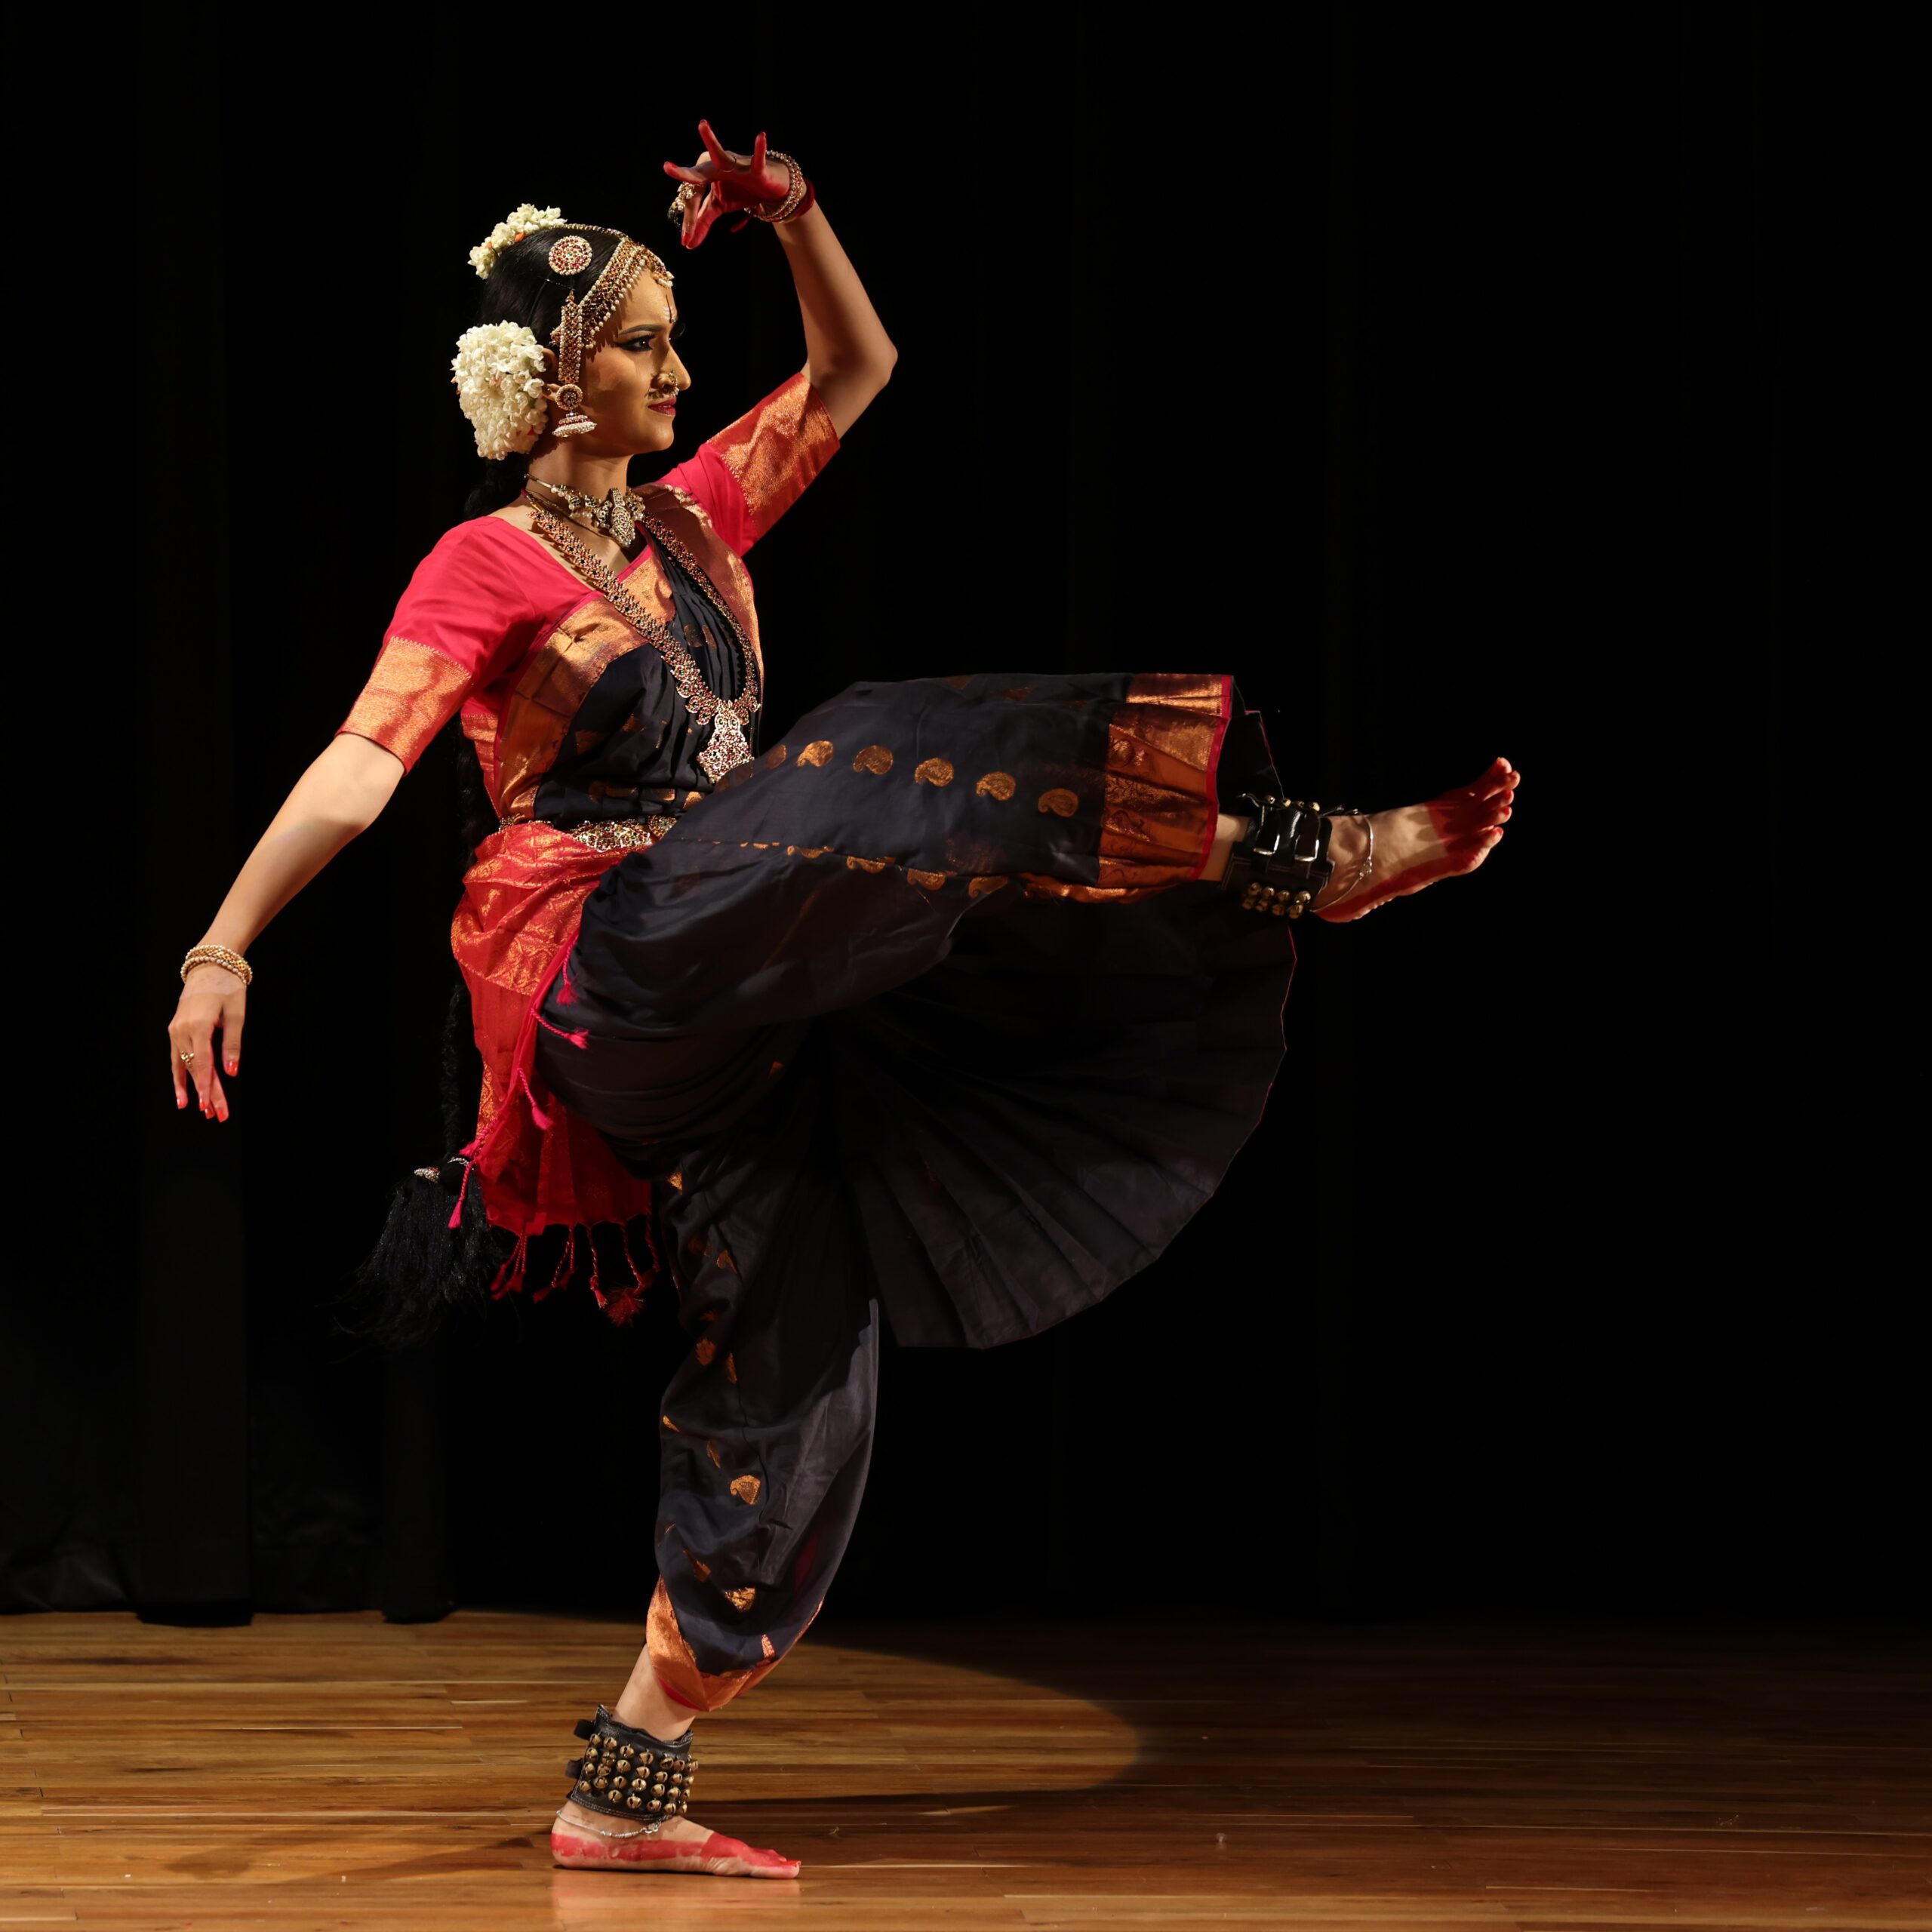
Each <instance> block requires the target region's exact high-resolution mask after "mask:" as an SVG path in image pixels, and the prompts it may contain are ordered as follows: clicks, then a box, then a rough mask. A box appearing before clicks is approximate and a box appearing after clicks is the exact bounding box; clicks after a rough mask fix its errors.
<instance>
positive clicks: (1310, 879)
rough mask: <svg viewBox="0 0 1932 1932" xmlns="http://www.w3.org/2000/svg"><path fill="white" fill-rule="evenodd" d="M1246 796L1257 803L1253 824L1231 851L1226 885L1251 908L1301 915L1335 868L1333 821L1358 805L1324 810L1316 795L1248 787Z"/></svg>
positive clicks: (1351, 813)
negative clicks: (1284, 794) (1292, 795)
mask: <svg viewBox="0 0 1932 1932" xmlns="http://www.w3.org/2000/svg"><path fill="white" fill-rule="evenodd" d="M1241 803H1242V804H1244V805H1247V806H1249V807H1251V808H1252V810H1253V812H1254V825H1253V826H1252V827H1251V829H1250V830H1249V832H1248V835H1247V837H1246V838H1244V839H1241V840H1240V841H1238V842H1237V843H1236V844H1235V845H1234V846H1233V847H1232V848H1230V850H1229V853H1228V869H1227V871H1226V872H1225V873H1224V874H1223V876H1222V880H1221V884H1222V887H1223V890H1224V891H1229V892H1235V893H1238V894H1240V895H1241V905H1242V906H1243V908H1244V909H1245V910H1247V911H1248V912H1272V914H1273V915H1275V918H1282V917H1284V916H1285V917H1287V918H1291V919H1298V918H1300V917H1301V915H1302V914H1303V912H1306V911H1307V909H1309V906H1312V905H1313V904H1314V903H1315V900H1317V899H1318V898H1319V897H1321V891H1322V888H1324V886H1325V885H1327V883H1328V881H1329V880H1330V878H1331V877H1332V876H1333V875H1334V870H1335V868H1334V864H1333V863H1331V860H1330V859H1329V857H1328V835H1329V832H1330V831H1331V829H1332V828H1331V826H1330V824H1329V823H1328V820H1329V818H1330V817H1336V818H1351V817H1354V816H1355V811H1354V808H1353V807H1352V806H1349V805H1331V807H1330V808H1328V812H1327V814H1326V815H1324V813H1323V811H1322V809H1321V807H1320V806H1319V805H1318V804H1315V802H1314V801H1312V799H1302V798H1275V797H1273V796H1272V795H1269V794H1266V793H1261V792H1243V793H1242V794H1241Z"/></svg>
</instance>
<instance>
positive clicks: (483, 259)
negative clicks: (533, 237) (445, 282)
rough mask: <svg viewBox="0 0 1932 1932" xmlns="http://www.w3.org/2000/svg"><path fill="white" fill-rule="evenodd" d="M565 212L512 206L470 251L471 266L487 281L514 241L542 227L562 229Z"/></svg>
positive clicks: (519, 240)
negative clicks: (501, 254) (503, 252)
mask: <svg viewBox="0 0 1932 1932" xmlns="http://www.w3.org/2000/svg"><path fill="white" fill-rule="evenodd" d="M564 225H565V224H564V217H563V211H562V210H561V209H560V208H535V207H533V206H532V205H531V203H529V202H525V203H524V205H522V207H521V208H512V209H511V210H510V211H509V214H506V216H505V217H503V220H501V221H500V222H498V223H497V225H496V226H495V227H494V228H493V229H491V231H490V232H489V233H488V235H485V237H484V238H483V239H482V240H481V242H479V243H478V245H476V246H475V248H472V249H471V250H470V251H469V266H471V267H472V268H473V269H475V271H476V272H477V273H478V275H481V277H482V278H484V279H485V281H488V279H489V275H490V271H491V269H493V268H494V267H495V266H497V255H498V254H499V253H500V251H502V250H503V249H505V248H508V247H509V245H510V244H511V243H512V242H521V240H522V239H523V238H524V237H525V235H530V234H533V233H534V232H535V231H536V230H537V229H540V228H561V227H562V226H564Z"/></svg>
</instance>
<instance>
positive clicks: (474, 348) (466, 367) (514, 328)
mask: <svg viewBox="0 0 1932 1932" xmlns="http://www.w3.org/2000/svg"><path fill="white" fill-rule="evenodd" d="M450 367H451V368H452V369H454V371H456V376H455V378H454V380H455V382H456V398H457V401H458V402H459V403H460V404H461V405H463V414H464V415H465V416H466V417H469V426H470V428H471V429H473V430H474V431H475V432H476V453H477V454H478V456H483V457H490V458H491V459H492V460H495V459H497V458H500V457H506V456H509V455H510V454H512V453H514V454H517V455H524V454H527V453H528V451H531V449H533V448H535V447H536V443H537V438H538V437H539V436H540V435H542V434H543V425H544V423H546V421H547V420H549V413H550V404H549V398H548V397H547V396H546V395H545V393H544V388H543V368H544V358H543V347H542V346H541V345H540V343H538V341H537V338H536V337H535V336H534V335H533V334H531V332H530V331H529V330H528V329H527V328H525V326H524V325H523V324H522V323H521V322H478V324H477V325H476V326H475V328H473V329H465V330H464V331H463V334H461V335H460V336H458V337H457V343H456V356H455V359H454V361H452V362H451V365H450Z"/></svg>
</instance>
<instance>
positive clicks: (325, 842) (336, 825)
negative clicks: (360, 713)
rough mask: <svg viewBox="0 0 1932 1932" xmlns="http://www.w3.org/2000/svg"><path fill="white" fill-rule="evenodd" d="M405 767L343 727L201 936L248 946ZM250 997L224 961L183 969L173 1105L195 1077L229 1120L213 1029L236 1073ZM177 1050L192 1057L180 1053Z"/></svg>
mask: <svg viewBox="0 0 1932 1932" xmlns="http://www.w3.org/2000/svg"><path fill="white" fill-rule="evenodd" d="M402 773H403V764H402V761H401V758H398V757H397V756H396V755H395V752H391V751H386V750H385V749H383V747H382V746H380V745H378V744H374V743H371V741H370V740H368V739H367V738H358V737H355V736H353V735H352V734H348V733H344V734H343V735H342V736H341V737H337V738H334V739H331V740H330V742H329V745H328V749H327V750H325V752H323V753H322V755H321V756H320V757H319V758H317V759H316V760H315V762H314V763H313V764H312V765H310V766H309V768H308V770H307V771H305V772H303V774H302V776H301V777H300V778H298V779H297V780H296V781H295V785H294V789H292V790H291V792H290V793H289V795H288V797H287V798H285V799H284V800H283V801H282V804H281V810H280V811H278V812H277V813H276V814H275V817H274V818H273V819H272V820H270V821H269V828H268V829H267V830H266V832H263V834H262V835H261V837H260V839H259V840H258V841H257V842H256V845H255V849H254V851H252V852H251V853H250V854H248V863H246V864H245V865H244V866H242V869H241V871H240V872H238V874H237V875H236V876H235V883H234V884H232V886H230V887H229V889H228V896H227V897H226V898H225V899H224V900H223V901H222V902H221V908H220V911H218V912H217V913H216V914H215V915H214V920H213V921H212V922H211V924H210V925H209V927H208V931H207V932H206V933H205V934H203V935H202V943H203V944H205V945H207V944H213V945H217V946H228V947H230V948H232V949H233V950H234V951H235V952H247V951H248V948H249V947H250V946H252V945H253V944H254V943H255V941H256V940H257V939H258V938H260V936H261V934H262V933H263V931H264V930H265V929H266V927H267V925H268V923H269V921H270V920H271V919H272V918H274V917H275V915H276V913H278V912H280V911H281V909H282V908H283V907H284V906H286V905H287V904H288V902H289V901H290V900H291V899H293V898H294V897H295V895H296V894H297V893H298V892H300V891H301V890H302V888H303V887H304V886H305V885H306V884H308V883H309V881H310V880H311V879H312V878H314V877H315V875H316V874H317V873H318V872H320V871H321V869H322V868H323V867H324V866H326V865H327V864H328V862H329V861H330V860H331V859H333V858H334V857H335V855H336V854H337V853H338V852H340V851H341V850H342V848H343V847H344V846H345V845H346V844H348V843H349V841H350V840H351V839H352V838H354V837H355V835H356V834H357V833H358V832H366V831H367V830H368V829H369V827H370V826H372V825H374V823H375V822H376V820H377V818H379V817H380V816H381V814H382V810H383V807H384V806H385V805H386V804H388V803H389V800H390V798H392V796H393V795H395V788H396V786H397V785H398V783H399V782H400V781H401V777H402ZM247 1000H248V992H247V989H246V988H245V986H243V984H242V980H241V979H240V977H238V975H237V974H233V973H231V972H229V971H228V969H227V968H226V967H223V966H214V965H205V966H197V967H196V968H194V970H193V971H192V972H190V973H189V975H188V977H187V979H186V981H185V982H184V983H183V986H182V988H181V1001H180V1005H179V1006H177V1008H176V1009H175V1013H174V1019H173V1020H171V1021H170V1022H169V1023H168V1064H169V1066H170V1067H171V1069H172V1071H173V1073H174V1104H175V1105H176V1106H177V1107H185V1106H186V1105H187V1104H188V1081H189V1077H190V1076H191V1075H192V1078H193V1081H194V1084H195V1095H196V1097H197V1098H198V1100H199V1101H200V1103H201V1109H202V1113H203V1114H204V1115H206V1116H208V1117H209V1118H214V1119H217V1120H226V1118H228V1100H227V1097H226V1094H223V1091H222V1086H221V1075H220V1072H219V1071H218V1070H217V1068H216V1066H215V1063H214V1035H215V1033H216V1032H217V1029H219V1031H220V1034H221V1039H222V1062H223V1066H225V1067H226V1069H227V1070H228V1072H230V1073H232V1072H235V1069H237V1068H238V1066H240V1065H241V1063H242V1019H243V1015H244V1011H245V1007H246V1004H247ZM183 1053H188V1054H192V1055H193V1056H194V1057H193V1058H192V1060H183V1058H182V1057H181V1056H182V1055H183Z"/></svg>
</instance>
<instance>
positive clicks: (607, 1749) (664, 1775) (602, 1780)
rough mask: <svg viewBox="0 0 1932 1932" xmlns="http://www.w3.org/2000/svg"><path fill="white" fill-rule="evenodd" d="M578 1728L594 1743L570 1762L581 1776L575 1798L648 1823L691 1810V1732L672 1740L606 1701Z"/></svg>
mask: <svg viewBox="0 0 1932 1932" xmlns="http://www.w3.org/2000/svg"><path fill="white" fill-rule="evenodd" d="M576 1728H577V1736H578V1737H582V1738H586V1739H588V1740H589V1745H590V1748H589V1749H588V1750H587V1751H586V1752H584V1754H583V1756H582V1757H581V1758H572V1759H571V1761H570V1762H569V1763H568V1764H566V1765H565V1767H564V1769H565V1770H567V1771H568V1772H569V1774H571V1777H573V1778H574V1779H575V1780H577V1788H576V1789H575V1790H574V1791H573V1792H571V1800H572V1801H573V1802H574V1803H576V1804H581V1805H582V1806H583V1807H584V1809H585V1810H587V1811H603V1812H608V1814H610V1816H611V1817H614V1818H635V1819H638V1820H643V1821H645V1822H646V1823H649V1822H651V1820H659V1821H660V1822H661V1821H662V1820H664V1819H666V1818H673V1817H676V1818H681V1817H685V1815H686V1814H687V1812H688V1810H689V1808H690V1802H691V1781H692V1780H693V1779H694V1778H695V1777H697V1759H696V1758H694V1757H693V1756H692V1755H691V1732H689V1731H686V1732H685V1734H684V1736H683V1737H679V1738H675V1739H673V1740H672V1741H671V1743H668V1744H667V1743H665V1741H664V1740H663V1739H662V1738H661V1737H652V1736H651V1734H650V1732H649V1731H648V1730H638V1728H637V1727H636V1726H635V1724H620V1723H619V1722H618V1721H617V1719H616V1718H614V1717H613V1716H612V1715H611V1713H610V1712H608V1711H607V1710H606V1709H605V1708H604V1706H602V1705H601V1704H599V1705H598V1707H597V1715H596V1716H595V1717H594V1718H580V1719H579V1720H578V1721H577V1727H576Z"/></svg>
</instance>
